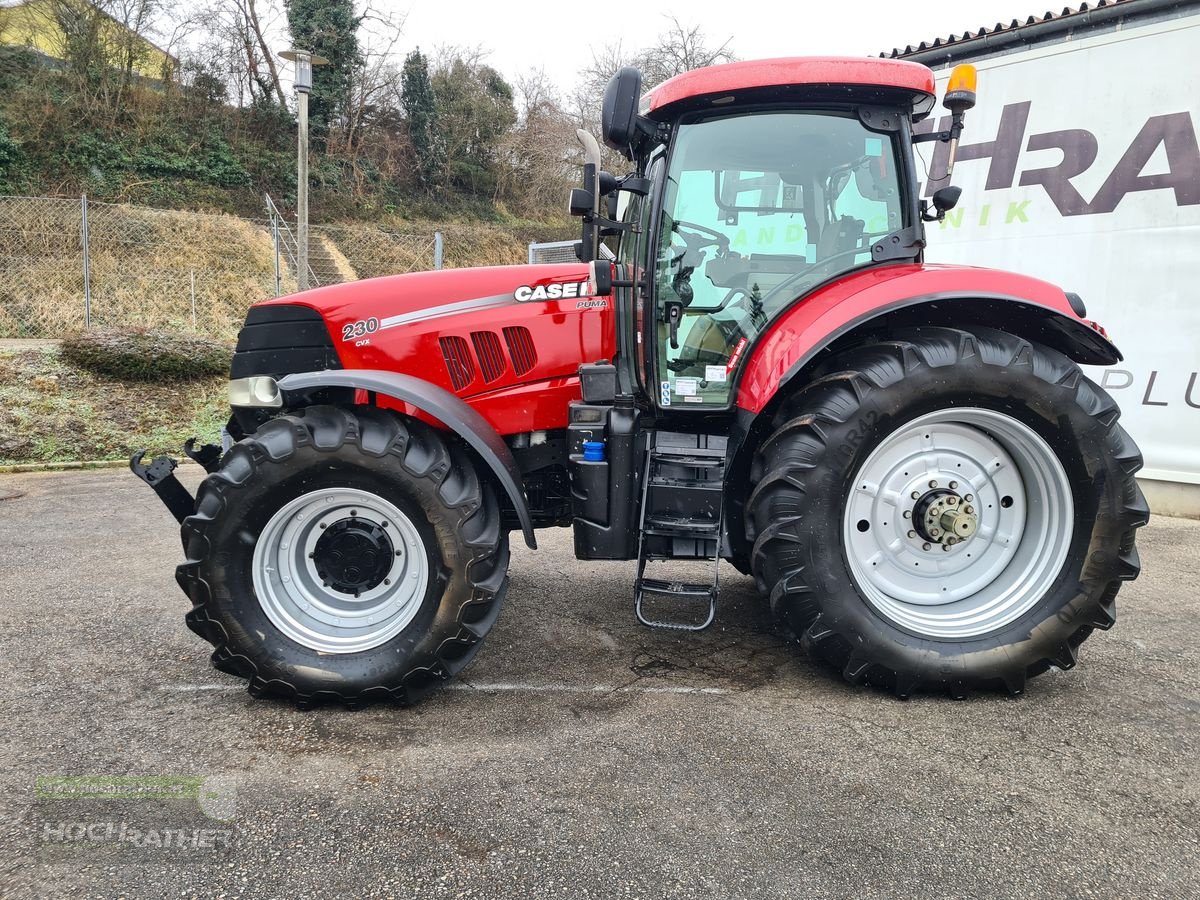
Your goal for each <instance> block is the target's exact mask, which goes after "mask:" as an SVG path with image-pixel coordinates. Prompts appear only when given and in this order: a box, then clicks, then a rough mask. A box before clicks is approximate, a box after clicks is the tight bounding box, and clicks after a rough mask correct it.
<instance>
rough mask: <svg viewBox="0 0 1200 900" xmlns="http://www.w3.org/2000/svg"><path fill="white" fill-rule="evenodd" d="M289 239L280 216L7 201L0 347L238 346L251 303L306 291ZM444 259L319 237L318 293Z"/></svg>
mask: <svg viewBox="0 0 1200 900" xmlns="http://www.w3.org/2000/svg"><path fill="white" fill-rule="evenodd" d="M290 235H291V232H290V230H289V229H288V228H287V226H286V224H285V220H284V219H283V217H282V216H280V215H278V213H277V212H275V213H274V214H273V215H271V217H270V218H268V219H265V220H250V219H241V218H237V217H235V216H225V215H206V214H200V213H189V212H178V211H173V210H161V209H152V208H148V207H137V206H125V205H115V204H108V203H94V202H91V201H88V200H87V199H86V198H80V199H79V200H66V199H55V198H44V197H0V338H57V337H61V336H62V335H64V334H66V333H68V332H71V331H75V330H79V329H82V328H95V327H114V328H118V327H119V328H124V327H130V326H146V327H154V328H164V329H170V330H179V331H194V332H199V333H202V334H209V335H212V336H216V337H226V338H230V337H233V336H235V335H236V334H237V331H238V328H239V327H240V326H241V323H242V320H243V319H244V318H245V315H246V310H247V308H248V307H249V306H250V304H252V303H254V302H256V301H258V300H261V299H263V298H264V297H270V296H278V295H281V294H287V293H291V292H293V291H295V290H296V289H297V278H296V258H297V255H298V254H297V248H296V244H295V240H294V238H291V236H290ZM289 240H290V244H289ZM441 252H442V242H441V235H440V234H430V233H423V234H422V233H403V232H396V231H389V230H386V229H382V228H372V227H369V226H353V225H345V226H342V225H330V226H317V227H313V228H312V229H310V237H309V268H310V277H309V284H310V286H317V285H327V284H334V283H338V282H343V281H354V280H357V279H359V278H369V277H374V276H376V275H387V274H395V273H399V272H411V271H416V270H424V269H429V268H433V267H435V266H436V265H437V264H438V263H439V262H440V255H441ZM507 261H511V262H517V261H519V259H513V260H507Z"/></svg>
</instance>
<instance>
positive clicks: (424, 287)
mask: <svg viewBox="0 0 1200 900" xmlns="http://www.w3.org/2000/svg"><path fill="white" fill-rule="evenodd" d="M587 280H588V266H587V265H585V264H583V263H562V264H554V265H537V266H493V267H489V268H478V269H444V270H441V271H435V272H414V273H411V274H406V275H391V276H386V277H383V278H372V279H367V280H365V281H353V282H348V283H346V284H338V285H330V286H328V287H322V288H315V289H313V290H310V291H304V292H302V293H299V294H293V295H292V296H289V297H280V298H278V299H276V300H268V301H266V303H268V304H275V303H287V304H293V305H302V306H307V307H310V308H312V309H315V310H317V311H318V312H319V313H320V314H321V315H322V317H323V318H324V319H325V322H326V324H327V326H328V327H329V332H330V336H331V337H332V339H333V344H334V347H335V348H336V349H337V353H338V356H339V358H340V359H341V361H342V365H343V366H345V367H346V368H347V369H384V370H387V371H391V372H403V373H406V374H409V375H415V376H417V377H420V378H423V379H425V380H426V381H429V382H432V383H434V384H437V385H439V386H440V387H443V388H445V389H446V390H449V391H452V392H454V393H456V394H458V395H459V396H462V397H465V398H470V397H477V396H481V395H487V399H488V405H489V408H490V409H493V410H496V409H502V408H503V407H504V405H505V404H504V402H503V397H504V395H505V394H506V392H513V393H514V395H515V394H516V393H518V392H519V388H521V386H523V385H529V384H531V383H535V382H541V381H548V380H550V379H557V380H558V382H557V383H559V384H560V385H561V384H563V381H562V380H563V379H564V378H565V379H568V380H569V382H568V383H567V384H566V389H567V393H569V394H570V393H572V392H573V395H574V396H577V395H578V369H579V365H580V363H584V362H596V361H598V360H601V359H612V357H613V353H614V348H615V340H616V326H615V323H614V319H613V298H611V297H593V296H591V294H590V291H589V289H588V285H587ZM560 390H561V388H560ZM568 399H569V398H568ZM560 400H561V398H560ZM558 407H561V409H558ZM523 408H524V407H522V409H523ZM556 410H557V411H556V413H555V415H554V416H552V417H550V418H552V419H553V421H550V419H547V420H546V421H545V422H543V421H542V418H543V416H542V415H540V414H539V415H537V416H533V417H531V416H529V415H525V414H521V415H515V416H514V417H513V419H512V420H511V421H503V420H500V421H497V420H496V419H497V418H498V416H497V414H492V415H489V418H490V419H492V420H493V421H492V424H493V425H495V426H496V427H497V430H498V431H500V432H501V433H502V434H511V433H515V432H519V431H530V430H540V429H544V428H557V427H562V426H563V425H565V423H566V415H567V410H566V403H565V401H564V402H560V404H558V405H557V406H556ZM500 418H501V419H502V417H500Z"/></svg>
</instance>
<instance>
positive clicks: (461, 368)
mask: <svg viewBox="0 0 1200 900" xmlns="http://www.w3.org/2000/svg"><path fill="white" fill-rule="evenodd" d="M438 343H439V344H441V347H442V359H444V360H445V361H446V371H447V372H449V373H450V383H451V384H452V385H454V389H455V390H456V391H461V390H462V389H463V388H465V387H466V386H467V385H469V384H470V383H471V382H472V381H474V380H475V362H474V360H472V359H471V348H470V346H469V345H468V344H467V341H466V339H465V338H460V337H453V336H451V337H444V338H440V339H439V340H438Z"/></svg>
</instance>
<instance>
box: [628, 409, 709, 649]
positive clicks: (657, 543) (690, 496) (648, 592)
mask: <svg viewBox="0 0 1200 900" xmlns="http://www.w3.org/2000/svg"><path fill="white" fill-rule="evenodd" d="M725 450H726V438H725V437H724V436H723V435H703V434H700V435H697V434H680V433H675V432H661V433H652V434H651V436H650V446H649V448H648V450H647V453H646V469H645V475H644V477H643V479H642V520H641V532H640V535H639V538H638V568H637V580H636V581H635V582H634V612H635V613H636V614H637V617H638V621H640V622H641V623H642V624H643V625H649V626H651V627H653V628H674V629H678V630H680V631H702V630H703V629H705V628H707V627H708V626H709V625H711V624H712V621H713V618H714V617H715V616H716V614H717V593H718V591H719V590H720V584H719V580H718V568H719V566H720V563H721V560H720V543H721V521H722V520H721V517H722V510H723V508H724V504H723V503H722V495H721V494H722V488H723V485H724V480H725ZM680 559H694V560H697V561H709V560H711V564H712V578H711V581H704V582H690V581H679V580H677V579H675V578H648V577H646V569H647V565H648V564H649V563H654V562H662V561H666V560H672V561H677V560H680ZM651 597H659V598H666V597H670V598H674V599H677V600H684V601H687V602H688V605H690V603H691V602H692V601H695V605H696V606H697V607H698V610H699V611H698V612H697V615H696V616H695V617H694V619H692V620H691V621H664V620H663V619H661V618H660V617H658V616H655V615H653V614H652V613H650V612H649V611H648V607H650V606H653V605H654V604H653V602H649V603H648V602H647V601H648V600H649V599H650V598H651Z"/></svg>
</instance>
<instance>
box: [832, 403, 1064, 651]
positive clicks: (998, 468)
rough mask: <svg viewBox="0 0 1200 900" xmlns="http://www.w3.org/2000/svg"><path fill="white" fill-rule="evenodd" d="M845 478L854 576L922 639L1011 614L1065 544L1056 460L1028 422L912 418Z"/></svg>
mask: <svg viewBox="0 0 1200 900" xmlns="http://www.w3.org/2000/svg"><path fill="white" fill-rule="evenodd" d="M850 488H851V490H850V495H849V498H848V500H847V503H846V512H845V515H844V518H843V527H842V543H843V547H844V548H845V551H846V558H847V563H848V565H849V568H850V573H851V575H852V577H853V579H854V582H855V585H856V586H857V588H858V589H859V591H860V593H861V594H862V595H863V596H864V597H865V598H866V600H867V602H868V603H869V604H870V605H871V606H872V608H874V609H875V610H876V611H877V612H878V613H880V614H881V615H882V616H884V617H885V618H886V619H888V620H890V621H891V622H893V623H895V624H897V625H900V626H902V627H904V628H907V629H909V630H911V631H914V632H917V633H919V634H922V635H926V636H929V637H934V638H943V639H953V638H960V639H962V638H973V637H978V636H980V635H984V634H988V633H990V632H993V631H996V630H997V629H1000V628H1003V627H1004V626H1005V625H1008V624H1009V623H1011V622H1013V621H1015V620H1016V619H1018V618H1020V617H1021V616H1022V615H1024V614H1025V613H1027V612H1028V611H1029V610H1030V609H1032V608H1033V607H1034V606H1035V605H1036V604H1037V602H1038V601H1039V600H1041V599H1042V597H1044V596H1045V595H1046V593H1047V592H1048V591H1049V590H1050V588H1051V586H1052V585H1053V584H1054V582H1055V581H1056V579H1057V578H1058V576H1059V573H1060V572H1061V570H1062V567H1063V564H1064V563H1065V561H1066V557H1067V554H1068V551H1069V548H1070V543H1071V536H1072V533H1073V524H1074V502H1073V499H1072V493H1071V485H1070V481H1069V479H1068V477H1067V474H1066V470H1065V469H1064V468H1063V465H1062V463H1061V462H1060V460H1059V459H1058V457H1057V455H1056V454H1055V453H1054V451H1053V450H1052V449H1051V448H1050V445H1049V444H1047V443H1046V441H1045V440H1044V439H1043V438H1042V437H1041V436H1040V435H1039V434H1037V433H1036V432H1035V431H1034V430H1033V429H1032V428H1030V427H1029V426H1028V425H1026V424H1025V423H1023V422H1021V421H1019V420H1017V419H1014V418H1012V417H1011V416H1008V415H1005V414H1003V413H999V412H996V411H994V410H988V409H977V408H957V409H945V410H940V411H938V412H934V413H929V414H928V415H924V416H921V417H919V418H917V419H913V420H912V421H910V422H908V423H906V424H905V425H903V426H901V427H900V428H899V429H897V430H896V431H894V432H893V433H892V434H890V435H888V436H887V437H886V438H884V440H883V441H882V442H881V443H880V444H879V445H878V446H877V447H876V448H875V449H874V450H873V451H872V452H871V454H870V455H869V456H868V457H867V459H866V461H865V462H864V463H863V464H862V466H861V467H860V468H859V471H858V473H857V475H856V476H855V481H854V482H853V483H852V484H851V486H850ZM968 497H969V498H970V499H969V500H968V499H966V498H968ZM949 498H954V499H949ZM968 508H969V509H970V510H971V512H970V513H969V514H965V513H964V512H963V510H965V509H968ZM929 510H933V512H934V513H935V514H940V516H945V518H941V517H940V516H939V515H930V514H929V512H928V511H929ZM943 510H945V512H943ZM956 517H957V518H956ZM943 523H945V524H947V525H950V526H951V527H952V528H955V529H957V531H958V534H954V533H950V532H948V531H947V530H946V529H944V528H942V527H941V526H942V524H943ZM968 526H970V527H969V528H968ZM968 530H969V531H970V534H969V536H966V537H961V536H960V535H961V533H962V532H966V531H968Z"/></svg>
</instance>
